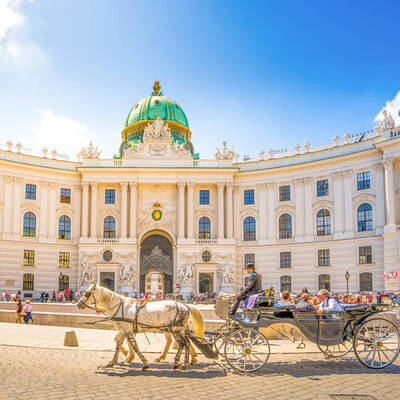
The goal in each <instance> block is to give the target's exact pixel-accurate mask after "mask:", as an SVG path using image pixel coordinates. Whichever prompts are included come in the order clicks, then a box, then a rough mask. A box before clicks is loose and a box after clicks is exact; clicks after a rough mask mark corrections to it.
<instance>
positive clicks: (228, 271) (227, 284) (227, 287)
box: [217, 263, 235, 293]
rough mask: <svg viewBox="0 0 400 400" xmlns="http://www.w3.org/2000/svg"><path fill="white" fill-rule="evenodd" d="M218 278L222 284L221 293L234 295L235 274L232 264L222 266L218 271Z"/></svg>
mask: <svg viewBox="0 0 400 400" xmlns="http://www.w3.org/2000/svg"><path fill="white" fill-rule="evenodd" d="M217 276H218V279H219V282H220V291H221V292H225V293H233V284H234V280H235V272H234V270H233V268H232V266H231V265H230V264H225V263H224V264H220V266H219V267H218V270H217Z"/></svg>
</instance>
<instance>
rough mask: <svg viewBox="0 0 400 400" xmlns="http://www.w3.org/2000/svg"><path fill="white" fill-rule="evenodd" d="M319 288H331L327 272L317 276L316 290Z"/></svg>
mask: <svg viewBox="0 0 400 400" xmlns="http://www.w3.org/2000/svg"><path fill="white" fill-rule="evenodd" d="M321 289H326V290H329V291H330V290H331V277H330V276H329V275H328V274H322V275H319V276H318V290H321Z"/></svg>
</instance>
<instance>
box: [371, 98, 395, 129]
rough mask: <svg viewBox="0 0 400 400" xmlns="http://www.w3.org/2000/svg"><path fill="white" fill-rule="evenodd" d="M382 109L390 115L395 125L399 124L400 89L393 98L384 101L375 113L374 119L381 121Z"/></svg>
mask: <svg viewBox="0 0 400 400" xmlns="http://www.w3.org/2000/svg"><path fill="white" fill-rule="evenodd" d="M383 110H386V111H387V112H389V113H390V114H391V115H392V117H393V119H394V121H395V123H396V126H398V125H400V115H399V111H400V91H398V92H397V94H396V96H395V98H394V99H393V100H388V101H387V102H386V104H385V107H383V108H382V110H381V111H380V112H379V113H378V114H377V115H376V117H375V119H374V121H381V120H382V119H383Z"/></svg>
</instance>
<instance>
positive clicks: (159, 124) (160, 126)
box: [143, 116, 172, 138]
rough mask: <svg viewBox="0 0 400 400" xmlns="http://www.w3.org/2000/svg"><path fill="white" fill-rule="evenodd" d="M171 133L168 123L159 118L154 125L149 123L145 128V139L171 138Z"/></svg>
mask: <svg viewBox="0 0 400 400" xmlns="http://www.w3.org/2000/svg"><path fill="white" fill-rule="evenodd" d="M171 137H172V135H171V131H170V129H169V128H168V125H167V123H166V122H164V121H163V120H162V119H161V118H160V117H159V116H157V119H156V120H155V121H154V122H153V123H148V124H147V126H146V127H145V128H144V132H143V138H171Z"/></svg>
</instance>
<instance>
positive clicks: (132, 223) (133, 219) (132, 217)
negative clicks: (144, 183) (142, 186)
mask: <svg viewBox="0 0 400 400" xmlns="http://www.w3.org/2000/svg"><path fill="white" fill-rule="evenodd" d="M129 187H130V189H131V204H130V210H129V213H130V214H129V229H130V230H129V237H130V238H131V239H133V238H136V235H137V232H136V225H137V183H136V182H129Z"/></svg>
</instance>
